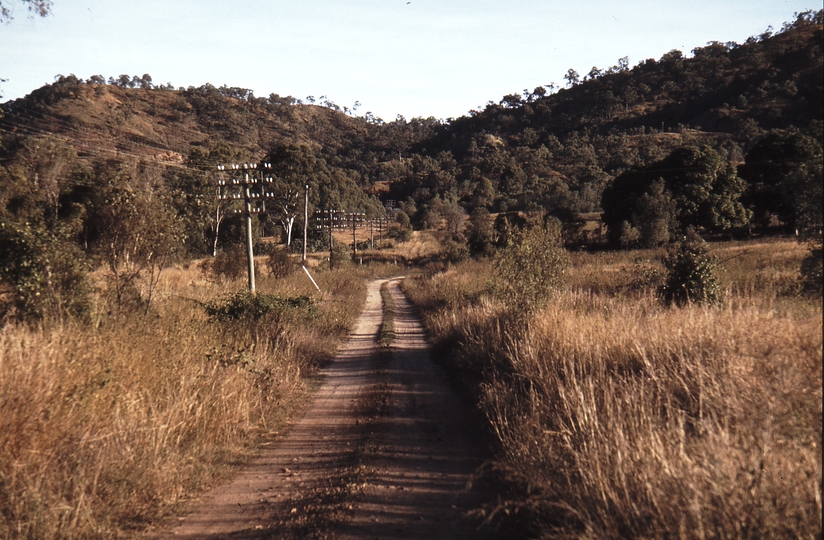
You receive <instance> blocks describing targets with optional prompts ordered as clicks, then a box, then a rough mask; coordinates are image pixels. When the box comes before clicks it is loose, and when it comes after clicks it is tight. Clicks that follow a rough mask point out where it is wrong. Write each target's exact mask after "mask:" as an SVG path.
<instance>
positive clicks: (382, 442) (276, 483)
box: [150, 279, 489, 540]
mask: <svg viewBox="0 0 824 540" xmlns="http://www.w3.org/2000/svg"><path fill="white" fill-rule="evenodd" d="M384 281H386V280H378V281H373V282H372V283H370V284H369V288H368V295H367V300H366V306H365V308H364V311H363V313H361V316H360V318H359V319H358V321H357V323H356V325H355V329H354V331H353V332H352V334H351V335H350V336H349V339H348V341H347V342H346V343H345V344H344V345H343V347H342V348H341V350H340V351H339V353H338V355H337V357H336V359H335V361H334V362H333V363H332V364H331V365H330V366H329V367H327V368H326V369H325V370H324V373H323V376H324V379H325V380H324V383H323V385H322V386H321V388H320V389H319V391H318V392H317V395H316V397H315V398H314V401H313V402H312V404H311V405H310V406H309V407H308V408H307V410H306V412H305V414H304V416H303V417H302V418H300V419H299V420H297V421H296V422H295V423H294V425H293V426H292V427H291V429H290V430H289V432H288V433H287V434H286V435H285V436H284V437H283V438H282V439H280V440H279V441H277V442H275V443H274V444H273V445H272V447H271V448H270V449H268V450H266V451H264V452H263V453H262V454H261V455H260V456H259V457H258V458H257V459H255V460H254V461H252V462H251V463H250V464H249V465H248V466H247V467H245V468H244V469H243V470H242V471H241V473H240V474H238V475H237V477H236V478H235V479H234V480H233V481H232V482H230V483H228V484H226V485H223V486H220V487H217V488H215V489H214V490H212V491H211V492H209V493H207V494H206V495H205V496H204V497H202V498H201V499H200V500H199V501H198V502H197V503H196V504H195V505H194V506H193V508H192V509H191V513H190V514H189V515H187V516H185V517H181V518H179V523H178V524H177V525H176V526H174V527H170V528H167V529H165V530H162V531H160V532H154V533H152V534H151V535H150V537H151V538H204V539H217V538H233V539H251V538H340V539H365V538H369V539H374V538H381V539H410V538H426V539H431V540H434V539H439V538H444V539H445V538H479V537H483V536H484V535H485V531H479V530H478V528H477V526H476V523H475V522H473V521H472V520H471V519H469V518H468V517H467V513H468V512H469V511H470V510H471V509H473V508H476V507H478V506H479V505H480V504H481V502H482V501H481V500H480V497H481V496H480V494H479V493H477V492H473V491H472V490H470V489H469V487H468V486H469V483H470V481H471V479H472V475H473V473H474V472H475V471H476V470H477V469H478V467H479V466H480V465H481V464H482V462H483V461H484V460H485V459H487V458H488V457H489V456H488V455H487V445H486V444H485V443H484V439H483V436H482V435H481V433H480V431H479V430H478V429H477V420H476V419H475V417H474V416H473V415H472V414H471V412H470V411H469V410H468V409H467V408H466V407H465V405H464V404H463V403H462V402H461V401H460V400H459V399H458V398H457V396H456V395H455V394H454V392H453V391H452V390H451V389H450V388H449V387H448V385H447V383H446V379H445V376H444V374H443V373H442V372H441V370H440V368H439V367H438V366H436V365H435V364H434V363H433V362H432V360H431V358H430V351H429V347H428V345H427V343H426V340H425V336H424V332H423V329H422V327H421V325H420V322H419V319H418V317H417V315H416V314H415V312H414V310H413V308H412V307H411V306H410V305H409V303H408V301H407V300H406V298H405V296H404V295H403V293H402V292H401V291H400V288H399V287H398V280H397V279H395V280H390V281H389V283H388V287H389V290H390V292H391V294H392V298H393V300H394V304H395V340H394V342H393V344H392V347H391V350H390V351H389V353H388V354H387V352H386V351H380V350H379V348H378V345H377V335H378V332H379V330H380V325H381V322H382V318H383V310H382V306H381V298H380V287H381V284H382V283H384Z"/></svg>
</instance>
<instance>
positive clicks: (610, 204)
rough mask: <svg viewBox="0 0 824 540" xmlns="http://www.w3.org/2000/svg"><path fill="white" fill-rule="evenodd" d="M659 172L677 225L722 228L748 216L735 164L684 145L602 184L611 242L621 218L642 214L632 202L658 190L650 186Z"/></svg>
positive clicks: (705, 149)
mask: <svg viewBox="0 0 824 540" xmlns="http://www.w3.org/2000/svg"><path fill="white" fill-rule="evenodd" d="M659 178H660V179H662V180H663V182H664V187H665V188H666V190H667V191H668V192H669V193H670V194H671V197H672V200H673V202H674V203H675V214H676V220H677V223H678V224H679V225H680V226H681V227H684V228H685V227H688V226H693V227H700V228H705V229H709V230H723V229H729V228H731V227H736V226H740V225H745V224H746V223H748V221H749V218H750V216H751V212H750V211H749V210H747V209H746V208H745V207H744V205H743V204H742V203H741V200H740V199H741V196H742V195H743V194H744V191H745V188H746V183H745V182H744V181H743V180H742V179H740V178H738V176H736V173H735V168H734V167H733V166H732V165H730V164H729V163H728V162H727V161H726V160H724V158H722V157H721V155H720V154H718V152H716V151H715V150H713V149H712V148H711V147H709V146H706V145H705V146H700V147H699V146H686V147H682V148H678V149H676V150H674V151H673V152H672V153H671V154H670V155H669V156H667V157H666V158H664V159H663V160H661V161H658V162H656V163H653V164H652V165H650V166H649V167H645V168H641V169H634V170H630V171H627V172H625V173H623V174H621V175H619V176H618V177H617V178H616V179H615V180H614V181H613V183H612V184H611V185H610V186H609V187H608V188H607V189H606V190H604V194H603V196H602V199H601V206H602V208H603V209H604V222H605V223H606V224H607V227H608V228H609V237H610V241H611V242H612V243H613V244H614V245H617V244H618V243H619V242H620V234H621V227H622V224H623V223H624V222H628V223H633V214H635V220H638V219H639V217H643V216H644V215H645V214H648V212H645V211H643V209H641V208H639V206H638V204H639V202H640V201H641V200H642V197H643V196H644V195H645V194H649V197H653V198H655V197H659V196H660V195H662V193H661V194H655V193H651V191H650V190H651V188H652V186H653V183H654V182H655V181H656V180H657V179H659ZM647 202H649V198H648V199H647ZM634 225H635V226H636V227H638V226H640V225H643V224H641V223H634Z"/></svg>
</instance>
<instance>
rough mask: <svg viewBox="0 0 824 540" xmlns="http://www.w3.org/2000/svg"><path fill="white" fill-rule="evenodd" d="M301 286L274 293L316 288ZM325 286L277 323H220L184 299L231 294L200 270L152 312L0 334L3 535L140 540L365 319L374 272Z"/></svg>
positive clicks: (9, 328) (278, 420)
mask: <svg viewBox="0 0 824 540" xmlns="http://www.w3.org/2000/svg"><path fill="white" fill-rule="evenodd" d="M299 278H300V276H298V275H295V276H293V277H290V278H289V279H286V280H282V281H278V282H274V281H271V280H268V279H267V278H266V277H265V276H264V277H263V278H262V279H261V281H260V283H261V289H262V290H269V291H271V292H273V293H278V294H284V293H285V294H288V295H300V294H307V293H311V291H312V290H313V289H312V286H311V285H310V284H309V283H308V280H305V276H303V278H304V281H306V283H304V282H303V281H301V280H300V279H299ZM317 278H318V281H319V282H320V284H321V287H322V288H323V292H322V293H318V294H317V295H316V296H315V304H316V307H317V309H313V310H306V309H302V308H296V309H291V310H287V311H281V312H278V316H277V317H276V318H266V317H261V318H260V319H258V320H251V321H249V320H247V321H240V322H238V321H234V322H232V321H229V322H221V321H218V320H211V319H209V318H208V317H207V316H206V314H205V312H204V310H202V309H201V308H200V307H199V306H198V305H197V303H196V302H189V301H187V300H184V299H181V298H180V296H184V297H187V298H191V299H193V300H198V301H205V300H208V299H210V298H214V297H215V296H218V295H219V294H220V291H219V290H218V289H216V288H215V287H214V286H213V285H209V284H207V283H206V284H204V282H203V281H202V278H201V276H200V275H199V273H198V272H197V271H196V270H195V269H191V270H190V271H187V272H181V271H170V272H168V273H167V275H166V281H164V283H161V287H160V288H159V290H160V292H161V296H162V297H163V298H162V299H161V301H160V302H159V303H158V304H157V305H156V307H155V311H154V312H153V313H152V314H150V315H149V316H147V317H143V316H122V317H116V318H112V319H99V320H97V321H96V325H94V326H72V325H69V324H66V325H60V324H54V325H52V326H51V327H49V328H48V329H45V330H42V329H41V330H37V329H32V328H31V327H27V326H18V325H12V324H9V325H6V326H4V327H2V328H0V411H2V414H0V538H58V539H60V538H65V539H87V538H113V537H128V536H133V535H137V534H139V533H140V531H142V530H145V529H146V527H147V526H148V525H149V524H151V523H152V522H154V521H155V520H157V519H158V517H162V516H163V515H164V514H167V513H169V512H171V511H173V510H175V509H176V508H178V506H179V503H182V502H183V501H185V500H186V499H188V498H191V497H192V496H193V495H194V494H196V493H197V492H198V491H200V490H201V489H203V488H204V487H206V486H208V485H210V484H212V483H214V481H215V480H216V479H217V478H219V477H220V476H222V475H225V474H226V472H227V470H229V469H231V467H233V466H236V465H237V464H238V463H240V462H241V461H242V460H243V459H244V456H246V455H248V452H249V451H251V450H253V448H254V446H255V444H256V443H257V442H259V441H260V437H261V436H265V435H266V434H267V433H269V432H270V431H274V430H277V429H279V427H278V426H279V425H280V424H282V422H283V421H284V420H285V416H286V415H287V414H288V413H289V411H290V410H291V409H294V407H295V406H296V400H298V399H299V398H300V397H301V396H302V395H304V394H305V389H306V387H307V385H306V376H308V375H312V374H313V373H316V371H317V368H318V366H319V365H320V364H322V363H323V362H324V361H326V360H327V359H329V358H330V357H331V356H332V355H333V353H334V350H335V347H336V345H337V341H338V340H339V339H340V338H341V337H342V335H343V333H345V332H346V331H347V330H348V328H349V327H350V326H351V324H352V322H353V320H354V317H355V316H356V315H357V313H358V311H359V309H358V308H357V306H358V305H359V304H360V302H362V301H363V297H364V296H365V293H364V290H365V287H364V283H363V281H364V280H363V276H361V275H358V274H356V273H354V272H351V273H349V274H340V273H335V272H324V273H321V274H320V275H318V276H317ZM178 295H180V296H178Z"/></svg>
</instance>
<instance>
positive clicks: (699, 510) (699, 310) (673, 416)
mask: <svg viewBox="0 0 824 540" xmlns="http://www.w3.org/2000/svg"><path fill="white" fill-rule="evenodd" d="M474 264H476V266H474V267H472V268H471V274H470V273H465V272H463V271H462V269H460V268H459V269H458V270H457V271H456V272H454V273H452V274H448V275H440V276H437V277H434V279H427V280H425V281H424V280H421V281H418V282H415V281H412V282H409V283H407V286H406V289H407V291H408V292H409V293H410V295H411V297H412V299H413V301H415V302H416V303H417V304H418V305H419V306H420V307H421V308H422V309H423V311H424V313H425V318H426V324H427V327H428V329H429V330H430V332H431V333H432V335H433V339H434V340H435V342H436V346H438V348H439V350H440V351H441V353H442V360H443V361H444V362H446V363H448V364H449V366H450V369H452V370H453V372H454V373H456V374H457V375H458V377H456V378H457V379H460V380H463V381H465V382H467V383H468V384H469V385H471V389H470V390H471V392H472V393H473V394H474V396H475V398H476V399H477V403H478V405H479V406H480V407H481V408H482V410H483V411H484V412H485V413H486V416H487V418H488V419H489V425H490V428H491V429H492V430H493V432H494V433H495V434H496V435H497V437H498V439H499V441H500V443H501V448H502V460H503V461H504V462H505V463H506V466H507V467H509V469H510V470H511V476H512V477H519V478H526V479H528V485H526V486H524V487H523V488H522V489H520V491H518V493H514V494H512V493H511V494H510V496H509V498H506V497H505V498H503V499H502V500H501V501H499V504H497V505H495V506H492V507H490V508H487V509H486V510H485V513H486V517H487V519H488V521H489V522H492V523H496V524H498V525H499V526H502V527H503V526H514V527H516V529H514V530H515V531H518V533H519V534H527V535H534V536H541V535H558V536H568V535H572V536H575V537H583V538H638V537H642V538H671V537H682V538H683V537H689V538H775V537H793V538H814V537H816V535H820V532H821V512H822V507H821V481H822V473H821V471H822V467H821V438H822V437H821V435H822V409H821V402H822V322H821V319H822V317H821V307H820V306H819V305H817V304H816V303H808V302H805V301H803V300H799V299H796V300H792V299H787V300H783V299H781V298H779V297H776V296H775V295H773V294H766V295H762V296H759V295H757V294H754V295H746V296H742V295H740V294H739V295H734V296H732V297H730V298H729V301H728V303H727V304H726V307H723V308H722V307H696V306H691V307H690V306H688V307H683V308H667V307H664V306H663V305H662V304H661V303H660V302H659V301H658V300H657V299H656V298H655V296H654V295H653V294H652V293H648V294H642V293H636V294H633V295H624V294H604V292H606V291H604V290H603V289H600V292H598V293H594V292H592V291H587V290H585V289H583V288H580V287H579V288H578V289H577V291H569V292H567V293H566V294H563V295H560V296H558V297H556V298H554V299H553V300H551V301H550V302H549V303H548V304H547V306H546V307H545V308H544V309H543V310H540V311H538V312H537V313H536V314H535V315H534V316H533V317H532V318H531V319H530V320H529V321H528V322H527V323H526V324H522V322H523V321H522V320H521V319H520V318H517V317H515V318H513V317H512V316H511V310H510V307H509V306H506V305H503V304H502V303H501V302H500V301H498V300H497V299H496V298H495V297H494V296H492V295H485V294H480V295H478V293H477V291H478V290H479V288H480V287H481V285H480V283H482V282H484V281H485V280H487V279H489V278H488V275H489V274H488V271H487V273H486V276H487V277H484V274H485V273H484V272H483V271H481V269H480V268H479V266H477V263H474ZM576 271H577V270H576ZM593 274H594V272H593ZM470 275H471V276H473V277H469V276H470ZM575 279H576V278H575V277H574V276H573V280H575ZM579 282H580V281H579ZM728 290H729V289H728ZM462 295H464V297H465V298H466V299H467V300H465V301H463V302H461V301H460V300H457V299H456V298H457V297H460V296H462ZM447 298H449V299H452V300H448V301H446V300H444V299H447ZM513 321H515V322H517V323H518V324H517V325H515V324H512V322H513ZM502 492H506V490H502ZM519 520H520V521H519ZM513 524H514V525H513Z"/></svg>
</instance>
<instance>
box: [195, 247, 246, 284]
mask: <svg viewBox="0 0 824 540" xmlns="http://www.w3.org/2000/svg"><path fill="white" fill-rule="evenodd" d="M247 265H248V262H247V260H246V252H245V250H244V249H243V248H242V247H240V246H232V247H231V248H229V249H227V250H226V251H221V252H219V253H218V254H217V255H216V256H215V257H214V258H212V260H210V261H206V262H204V263H203V269H204V271H205V272H206V273H207V274H209V275H211V276H212V277H214V278H215V279H219V280H221V281H234V280H236V279H239V278H240V277H241V276H243V275H244V274H245V273H246V271H247Z"/></svg>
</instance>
